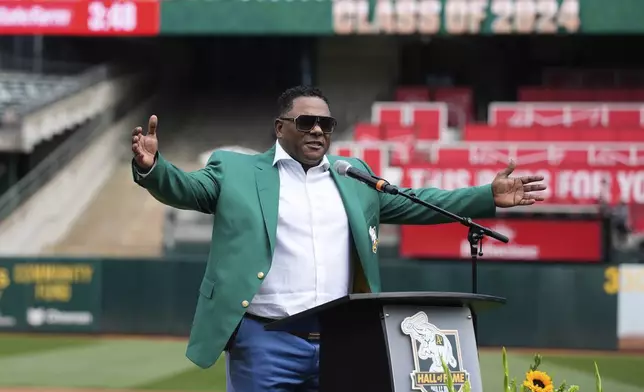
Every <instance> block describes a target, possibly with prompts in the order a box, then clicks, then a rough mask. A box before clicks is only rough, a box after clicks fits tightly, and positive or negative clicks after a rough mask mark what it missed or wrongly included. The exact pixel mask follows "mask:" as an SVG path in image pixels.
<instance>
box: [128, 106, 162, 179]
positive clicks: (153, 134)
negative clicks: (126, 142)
mask: <svg viewBox="0 0 644 392" xmlns="http://www.w3.org/2000/svg"><path fill="white" fill-rule="evenodd" d="M157 122H158V120H157V116H155V115H152V116H150V120H149V121H148V131H147V133H146V134H145V135H144V134H143V128H141V127H136V128H134V130H132V152H133V153H134V161H135V162H136V164H137V165H138V166H139V167H141V168H142V169H150V168H151V167H152V166H153V165H154V157H155V156H156V153H157V151H158V150H159V142H158V140H157Z"/></svg>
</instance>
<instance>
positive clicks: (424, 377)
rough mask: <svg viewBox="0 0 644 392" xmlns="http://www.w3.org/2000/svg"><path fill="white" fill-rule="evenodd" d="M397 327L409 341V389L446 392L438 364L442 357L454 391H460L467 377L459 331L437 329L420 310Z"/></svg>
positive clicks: (441, 367) (441, 370)
mask: <svg viewBox="0 0 644 392" xmlns="http://www.w3.org/2000/svg"><path fill="white" fill-rule="evenodd" d="M400 327H401V329H402V332H403V333H404V334H405V335H407V336H409V339H410V342H411V351H412V355H413V364H414V370H413V371H412V372H411V373H410V376H411V384H412V389H414V390H417V391H422V392H447V375H446V374H445V372H444V371H443V366H442V364H441V358H443V361H445V363H446V364H447V366H448V368H449V369H450V371H451V373H452V378H453V381H454V389H455V390H457V391H461V390H463V386H464V385H465V382H466V381H468V380H469V379H470V374H469V372H468V371H467V370H466V369H465V368H464V366H463V357H462V355H461V343H460V340H459V336H458V331H457V330H441V329H439V328H438V327H437V326H435V325H434V324H432V323H430V322H429V318H428V317H427V314H426V313H425V312H423V311H420V312H418V313H416V314H414V315H413V316H411V317H406V318H405V319H404V320H403V321H402V323H401V324H400Z"/></svg>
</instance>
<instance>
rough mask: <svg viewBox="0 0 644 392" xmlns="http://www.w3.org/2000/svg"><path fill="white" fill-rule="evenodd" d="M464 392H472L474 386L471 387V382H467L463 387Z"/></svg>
mask: <svg viewBox="0 0 644 392" xmlns="http://www.w3.org/2000/svg"><path fill="white" fill-rule="evenodd" d="M463 392H472V386H471V385H470V380H466V381H465V384H464V385H463Z"/></svg>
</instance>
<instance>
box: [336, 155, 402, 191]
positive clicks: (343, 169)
mask: <svg viewBox="0 0 644 392" xmlns="http://www.w3.org/2000/svg"><path fill="white" fill-rule="evenodd" d="M333 168H334V169H335V171H336V172H338V174H340V175H341V176H347V177H351V178H353V179H356V180H358V181H360V182H362V183H364V184H367V185H368V186H369V187H371V188H373V189H375V190H377V191H378V192H383V193H389V194H391V195H397V194H398V188H396V187H395V186H393V185H390V184H389V183H388V182H387V181H385V180H383V179H382V178H378V177H376V176H372V175H371V174H369V173H367V172H365V171H362V170H359V169H356V168H355V167H353V166H351V164H350V163H349V162H347V161H336V162H335V163H334V164H333Z"/></svg>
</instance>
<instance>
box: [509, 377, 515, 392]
mask: <svg viewBox="0 0 644 392" xmlns="http://www.w3.org/2000/svg"><path fill="white" fill-rule="evenodd" d="M510 392H517V379H516V378H513V379H512V381H510Z"/></svg>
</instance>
